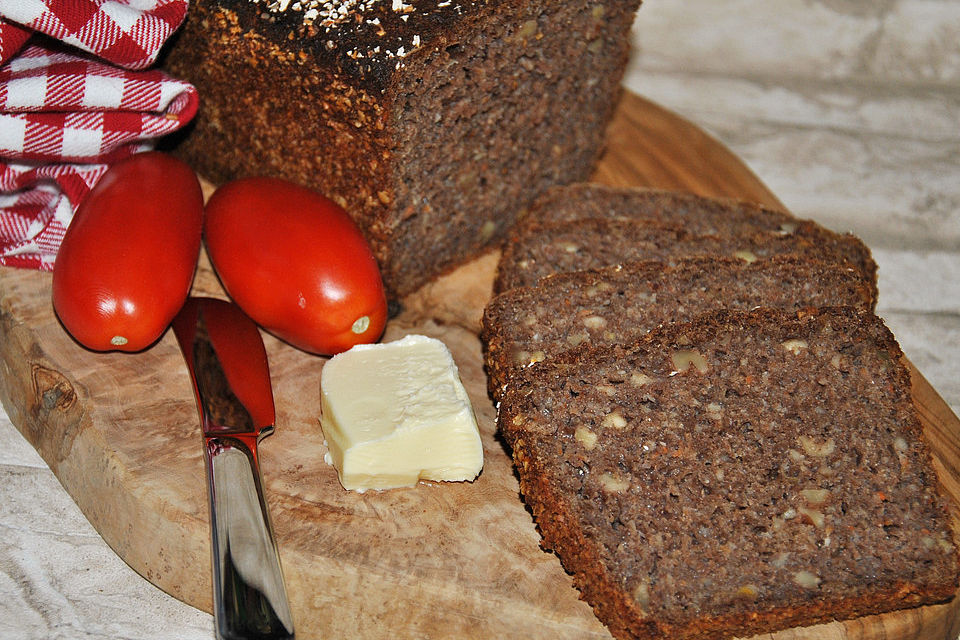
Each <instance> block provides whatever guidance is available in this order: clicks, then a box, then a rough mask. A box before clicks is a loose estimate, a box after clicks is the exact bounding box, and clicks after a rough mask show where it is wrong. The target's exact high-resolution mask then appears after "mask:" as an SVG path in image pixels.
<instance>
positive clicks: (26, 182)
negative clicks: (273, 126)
mask: <svg viewBox="0 0 960 640" xmlns="http://www.w3.org/2000/svg"><path fill="white" fill-rule="evenodd" d="M131 4H133V5H135V7H136V9H133V8H131ZM118 7H119V8H123V7H125V8H126V10H129V11H132V12H133V13H129V12H128V13H124V12H123V11H121V10H120V9H118ZM186 7H187V2H186V0H175V1H171V0H131V2H126V1H114V2H107V1H104V0H0V61H2V62H0V265H9V266H17V267H26V268H33V269H41V270H50V269H52V268H53V264H54V261H55V259H56V253H57V250H58V248H59V246H60V241H61V240H62V238H63V234H64V232H65V231H66V228H67V226H68V225H69V224H70V221H71V219H72V218H73V213H74V211H75V210H76V207H77V206H78V204H79V202H80V201H81V200H82V198H83V197H84V196H85V195H86V194H87V192H88V191H89V190H90V189H91V188H92V187H93V185H94V184H96V182H97V180H98V179H99V178H100V176H102V175H103V174H104V173H105V172H106V170H107V168H108V167H109V165H110V164H111V163H113V162H116V161H117V160H119V159H121V158H124V157H127V156H129V155H131V154H133V153H137V152H139V151H144V150H146V149H149V148H152V146H153V143H154V141H155V140H156V139H158V138H160V137H162V136H164V135H167V134H169V133H172V132H174V131H176V130H178V129H180V128H182V127H183V126H184V125H186V124H187V123H188V122H190V120H191V119H192V118H193V116H194V115H195V114H196V111H197V105H198V96H197V92H196V89H195V88H194V87H193V86H191V85H190V84H188V83H185V82H182V81H179V80H177V79H175V78H172V77H170V76H169V75H167V74H165V73H163V72H162V71H160V70H158V69H142V70H140V69H139V68H140V67H143V66H144V65H145V64H149V63H150V61H152V60H153V59H154V58H155V56H156V53H157V51H158V50H159V48H160V47H161V46H162V44H163V40H165V39H166V38H167V36H169V35H170V34H171V33H172V31H173V30H174V29H175V28H176V26H178V25H179V24H180V23H181V22H182V20H183V14H184V13H185V12H186ZM134 13H136V14H139V15H137V16H135V15H134ZM146 14H150V15H151V16H152V17H150V18H149V19H147V18H146V17H144V16H145V15H146ZM15 20H20V21H22V23H23V24H24V25H27V27H26V28H25V27H23V26H22V25H20V24H14V21H15ZM119 27H122V29H121V30H122V31H123V33H124V35H123V36H122V37H120V36H117V31H116V29H117V28H119ZM33 29H37V30H41V31H43V32H44V33H46V34H47V35H49V36H53V37H55V38H60V39H62V40H64V42H66V43H67V45H71V46H67V45H64V44H62V43H60V42H56V41H54V40H50V39H49V38H41V39H39V40H36V39H35V40H30V38H31V36H32V30H33ZM132 43H133V44H132ZM76 47H82V48H84V49H88V50H91V51H94V52H95V53H96V54H97V55H98V56H102V59H101V58H97V57H94V56H93V55H91V54H89V53H86V52H84V51H80V50H79V49H77V48H76ZM118 65H126V67H127V68H121V67H120V66H118Z"/></svg>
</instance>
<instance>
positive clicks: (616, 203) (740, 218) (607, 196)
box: [521, 182, 800, 234]
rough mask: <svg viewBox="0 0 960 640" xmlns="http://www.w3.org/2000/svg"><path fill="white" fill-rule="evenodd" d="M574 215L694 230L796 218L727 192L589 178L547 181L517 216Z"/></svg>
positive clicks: (720, 230)
mask: <svg viewBox="0 0 960 640" xmlns="http://www.w3.org/2000/svg"><path fill="white" fill-rule="evenodd" d="M578 218H607V219H621V220H636V219H651V220H659V221H661V222H667V223H673V224H677V225H679V226H682V227H683V228H684V229H686V230H687V231H690V232H692V233H697V234H729V233H732V232H738V233H755V232H757V231H769V232H786V231H790V230H792V229H794V228H795V227H796V225H797V223H798V222H800V220H798V219H797V218H795V217H794V216H792V215H790V214H789V213H786V212H784V211H777V210H774V209H770V208H768V207H762V206H760V205H757V204H753V203H750V202H745V201H741V200H734V199H731V198H707V197H704V196H699V195H695V194H692V193H686V192H680V191H666V190H662V189H649V188H644V187H613V186H609V185H602V184H595V183H591V182H581V183H576V184H570V185H561V186H556V187H551V188H550V189H548V190H547V191H545V192H544V193H543V194H541V195H540V197H539V198H537V200H536V201H535V202H534V203H533V205H532V206H531V207H530V209H529V211H527V212H526V213H525V214H524V215H523V216H522V219H521V220H522V221H530V222H533V223H537V222H539V223H543V222H560V221H562V220H576V219H578Z"/></svg>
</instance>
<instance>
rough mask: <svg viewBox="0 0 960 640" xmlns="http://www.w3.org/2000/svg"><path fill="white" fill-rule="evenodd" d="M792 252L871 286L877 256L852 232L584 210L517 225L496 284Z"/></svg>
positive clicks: (805, 224) (498, 289) (499, 290)
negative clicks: (739, 227) (696, 224)
mask: <svg viewBox="0 0 960 640" xmlns="http://www.w3.org/2000/svg"><path fill="white" fill-rule="evenodd" d="M775 255H796V256H804V257H807V258H810V259H815V260H819V261H822V262H825V263H830V264H834V265H836V266H837V267H838V268H847V269H854V270H856V271H857V272H859V273H860V274H861V276H862V278H863V279H864V281H865V282H866V283H867V284H868V285H869V286H871V288H875V287H876V264H875V263H874V262H873V258H872V257H871V256H870V251H869V249H867V247H866V246H865V245H864V244H863V243H862V242H861V241H860V240H858V239H857V238H855V237H853V236H850V235H843V234H837V233H833V232H831V231H829V230H827V229H824V228H823V227H820V226H819V225H817V224H815V223H813V222H809V221H805V222H800V223H798V224H797V226H796V227H795V228H794V229H793V230H792V231H787V232H781V231H777V232H771V231H765V230H761V231H757V232H755V233H752V234H745V233H739V232H734V233H729V234H711V235H698V234H694V233H690V232H689V231H687V230H686V229H683V228H680V227H677V226H675V225H670V224H666V223H663V222H660V221H651V220H623V219H605V218H583V219H576V220H565V221H560V222H545V223H538V224H526V225H522V226H521V227H520V228H519V229H518V230H517V231H516V232H515V233H513V234H512V235H511V236H510V239H509V240H508V241H507V243H506V244H505V245H504V248H503V253H502V255H501V258H500V261H499V263H498V265H497V276H496V280H495V283H494V291H495V292H496V293H502V292H503V291H506V290H508V289H511V288H513V287H520V286H530V285H533V284H536V282H537V281H538V280H539V279H540V278H542V277H545V276H548V275H551V274H555V273H566V272H570V271H581V270H584V269H596V268H600V267H607V266H613V265H617V264H622V263H624V262H634V261H645V260H658V261H662V262H666V263H671V262H674V261H676V260H677V259H680V258H684V257H695V256H725V257H737V258H740V259H742V260H744V261H745V262H752V261H754V260H757V259H760V258H765V257H769V256H775Z"/></svg>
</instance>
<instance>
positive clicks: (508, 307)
mask: <svg viewBox="0 0 960 640" xmlns="http://www.w3.org/2000/svg"><path fill="white" fill-rule="evenodd" d="M875 304H876V298H875V296H874V294H873V290H872V289H871V288H870V287H869V286H867V284H866V283H864V281H863V279H862V278H861V277H860V276H859V275H857V274H856V273H854V272H852V271H849V270H844V269H837V268H835V267H834V266H833V265H827V264H823V263H818V262H812V261H809V260H803V259H800V258H795V257H789V256H788V257H778V258H769V259H766V260H759V261H757V262H753V263H746V262H743V261H742V260H737V259H735V258H699V259H698V258H692V259H684V260H680V261H678V262H677V263H676V265H674V266H672V267H671V266H666V265H664V264H662V263H659V262H644V263H629V264H626V265H622V266H616V267H607V268H605V269H598V270H588V271H576V272H573V273H565V274H557V275H552V276H548V277H546V278H543V279H541V280H540V282H539V283H538V284H537V285H536V286H533V287H517V288H513V289H510V290H508V291H506V292H504V293H502V294H500V295H499V296H497V297H495V298H494V299H493V300H491V301H490V303H489V304H488V305H487V307H486V309H484V315H483V325H482V327H483V328H482V333H481V338H482V340H483V345H484V359H485V364H486V368H487V383H488V388H489V391H490V394H491V396H492V397H493V398H494V399H498V398H499V397H500V395H501V393H502V389H503V386H504V385H505V384H506V383H507V380H508V379H509V377H510V374H511V373H512V372H514V371H516V370H517V369H519V368H522V367H524V366H527V365H529V364H531V363H534V362H539V361H541V360H544V359H545V358H550V357H552V356H555V355H557V354H558V353H562V352H563V351H566V350H568V349H571V348H572V347H576V346H578V345H579V344H581V343H589V344H593V345H601V344H613V343H625V342H632V341H633V340H635V339H636V338H638V337H639V336H641V335H642V334H644V333H646V332H647V331H650V330H651V329H654V328H656V327H657V326H659V325H661V324H663V323H666V322H676V321H679V320H691V319H693V318H694V317H696V316H698V315H700V314H702V313H705V312H707V311H712V310H715V309H723V308H729V309H741V310H749V309H753V308H755V307H761V306H763V307H774V308H779V309H786V310H789V311H799V310H801V309H806V308H810V307H823V306H851V307H857V308H860V309H863V310H865V311H871V310H873V308H874V306H875Z"/></svg>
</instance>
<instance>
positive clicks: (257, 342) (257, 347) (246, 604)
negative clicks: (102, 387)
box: [172, 297, 294, 640]
mask: <svg viewBox="0 0 960 640" xmlns="http://www.w3.org/2000/svg"><path fill="white" fill-rule="evenodd" d="M172 326H173V331H174V334H175V335H176V337H177V342H179V344H180V350H181V351H182V352H183V357H184V359H185V360H186V363H187V368H188V369H189V371H190V377H191V381H192V383H193V390H194V395H195V397H196V402H197V408H198V411H199V413H200V423H201V426H202V429H203V439H204V444H205V450H204V459H205V462H206V473H207V490H208V495H209V499H210V521H211V522H210V524H211V541H212V551H213V596H214V598H213V600H214V603H213V604H214V620H215V625H216V633H217V638H220V639H222V640H241V639H248V640H253V639H268V638H269V639H274V638H275V639H280V638H293V637H294V633H293V617H292V615H291V613H290V606H289V603H288V601H287V594H286V588H285V586H284V581H283V572H282V569H281V566H280V555H279V553H278V551H277V545H276V542H275V541H274V537H273V531H272V528H271V526H270V518H269V514H268V512H267V505H266V501H265V500H264V495H263V483H262V480H261V476H260V467H259V464H258V462H257V444H258V442H259V441H260V440H261V439H262V438H263V437H265V436H267V435H269V434H270V433H272V432H273V429H274V421H275V414H274V404H273V391H272V388H271V386H270V370H269V366H268V363H267V353H266V350H265V349H264V346H263V341H262V340H261V338H260V332H259V330H258V329H257V326H256V325H255V324H254V323H253V321H252V320H250V318H248V317H247V316H246V315H245V314H244V313H243V311H241V310H240V308H239V307H237V306H236V305H235V304H233V303H231V302H227V301H225V300H217V299H214V298H197V297H191V298H189V299H188V300H187V302H186V303H185V304H184V306H183V308H182V309H181V310H180V312H179V313H178V314H177V316H176V318H174V320H173V323H172Z"/></svg>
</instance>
